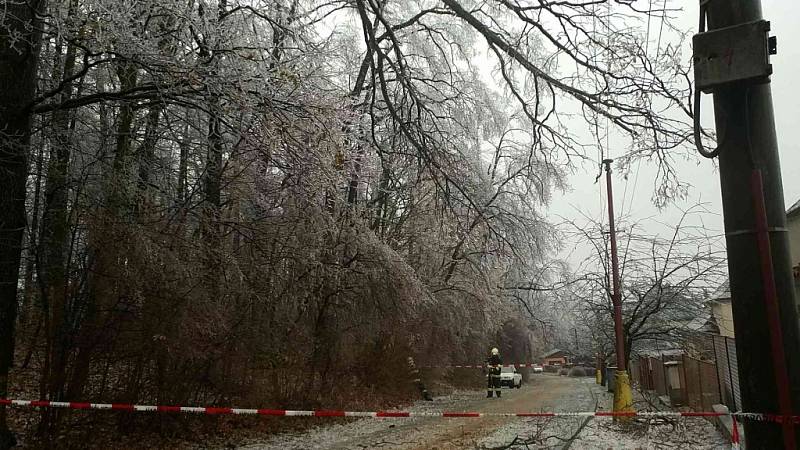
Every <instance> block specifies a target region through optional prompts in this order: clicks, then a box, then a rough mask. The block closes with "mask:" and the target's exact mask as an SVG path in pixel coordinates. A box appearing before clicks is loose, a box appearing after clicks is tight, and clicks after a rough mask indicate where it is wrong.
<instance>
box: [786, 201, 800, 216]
mask: <svg viewBox="0 0 800 450" xmlns="http://www.w3.org/2000/svg"><path fill="white" fill-rule="evenodd" d="M796 215H800V199H798V200H797V201H796V202H794V204H793V205H792V206H790V207H789V209H787V210H786V217H794V216H796Z"/></svg>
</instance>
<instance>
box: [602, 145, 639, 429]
mask: <svg viewBox="0 0 800 450" xmlns="http://www.w3.org/2000/svg"><path fill="white" fill-rule="evenodd" d="M612 161H613V160H611V159H604V160H603V164H604V165H605V168H606V189H607V191H608V227H609V229H608V232H609V236H610V241H611V279H612V292H611V302H612V303H613V305H614V338H615V340H616V354H617V371H616V373H615V374H614V411H616V412H623V411H633V392H632V391H631V382H630V378H629V377H628V373H627V372H626V369H627V358H626V357H625V340H624V339H625V336H624V335H623V333H622V296H621V295H620V281H619V261H618V260H617V232H616V230H615V229H614V193H613V191H612V189H611V162H612ZM615 419H617V420H624V419H623V418H622V417H615Z"/></svg>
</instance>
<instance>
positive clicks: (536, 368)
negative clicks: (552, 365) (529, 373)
mask: <svg viewBox="0 0 800 450" xmlns="http://www.w3.org/2000/svg"><path fill="white" fill-rule="evenodd" d="M543 372H544V367H542V366H540V365H538V364H535V365H534V366H533V373H543Z"/></svg>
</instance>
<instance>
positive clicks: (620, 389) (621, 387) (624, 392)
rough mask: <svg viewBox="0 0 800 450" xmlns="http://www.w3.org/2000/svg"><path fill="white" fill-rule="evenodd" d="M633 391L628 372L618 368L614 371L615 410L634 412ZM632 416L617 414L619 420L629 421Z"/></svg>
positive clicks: (616, 417)
mask: <svg viewBox="0 0 800 450" xmlns="http://www.w3.org/2000/svg"><path fill="white" fill-rule="evenodd" d="M633 411H634V410H633V391H631V380H630V378H628V372H626V371H624V370H617V371H616V372H614V412H633ZM630 419H631V418H630V417H626V416H615V417H614V420H616V421H617V422H628V421H630Z"/></svg>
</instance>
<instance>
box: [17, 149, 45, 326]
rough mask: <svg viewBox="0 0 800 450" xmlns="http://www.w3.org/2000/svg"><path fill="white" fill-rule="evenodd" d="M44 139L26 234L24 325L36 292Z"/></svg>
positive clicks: (21, 318)
mask: <svg viewBox="0 0 800 450" xmlns="http://www.w3.org/2000/svg"><path fill="white" fill-rule="evenodd" d="M44 147H45V144H44V139H42V140H41V145H40V147H39V155H38V156H37V158H36V181H34V191H33V210H32V211H31V226H30V228H29V231H28V233H30V235H29V238H28V248H29V250H28V260H27V261H25V292H24V294H23V298H22V305H21V307H22V311H21V313H20V323H21V324H24V323H25V322H26V321H27V320H28V319H29V318H30V312H31V310H32V305H31V303H32V302H33V293H34V292H35V291H36V289H35V288H34V285H33V271H34V268H35V262H36V259H37V254H38V253H39V250H38V241H39V209H40V208H41V203H42V201H41V197H42V169H43V166H44Z"/></svg>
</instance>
